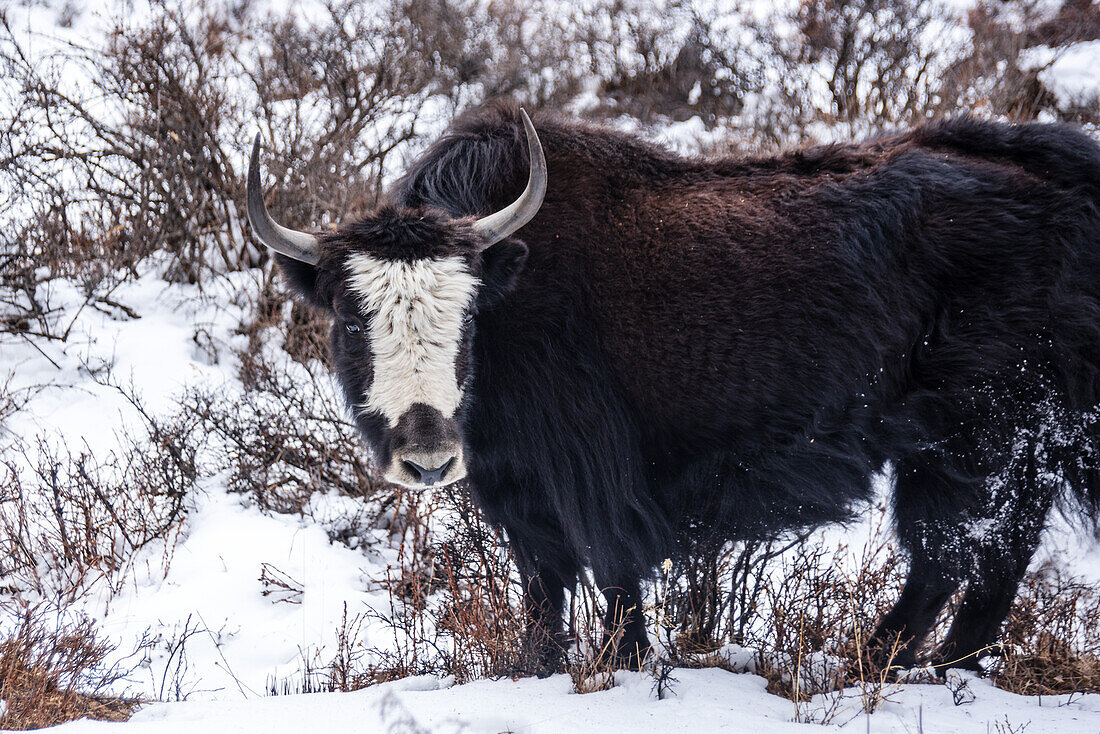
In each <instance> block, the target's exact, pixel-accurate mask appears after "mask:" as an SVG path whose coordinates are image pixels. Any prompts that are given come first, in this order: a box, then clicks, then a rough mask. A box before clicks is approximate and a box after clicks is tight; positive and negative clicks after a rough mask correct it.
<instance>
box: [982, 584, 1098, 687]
mask: <svg viewBox="0 0 1100 734" xmlns="http://www.w3.org/2000/svg"><path fill="white" fill-rule="evenodd" d="M1001 640H1002V641H1003V651H1002V655H1001V658H1000V661H999V662H998V663H997V664H996V665H995V667H994V670H993V674H992V679H993V683H994V684H995V685H996V686H997V687H999V688H1003V689H1005V690H1007V691H1011V692H1013V693H1019V694H1022V695H1028V696H1035V695H1039V696H1044V695H1057V694H1064V693H1100V590H1098V589H1097V588H1096V587H1095V586H1093V585H1090V584H1085V583H1082V582H1081V581H1080V580H1079V579H1077V578H1075V577H1073V576H1071V575H1068V574H1067V573H1066V572H1065V570H1063V569H1058V568H1050V567H1047V568H1041V569H1039V570H1038V571H1036V572H1034V573H1031V574H1029V575H1028V577H1027V579H1026V580H1025V581H1024V583H1023V584H1022V585H1021V588H1020V592H1019V594H1018V595H1017V597H1016V601H1015V603H1014V604H1013V605H1012V611H1011V612H1010V614H1009V616H1008V620H1007V621H1006V622H1005V626H1004V629H1003V632H1002V635H1001Z"/></svg>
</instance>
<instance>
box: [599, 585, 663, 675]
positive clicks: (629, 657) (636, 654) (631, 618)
mask: <svg viewBox="0 0 1100 734" xmlns="http://www.w3.org/2000/svg"><path fill="white" fill-rule="evenodd" d="M600 591H601V592H602V593H603V597H604V600H605V601H606V602H607V612H606V613H605V614H604V619H603V630H604V638H603V644H602V645H601V646H600V658H601V659H602V660H604V661H605V662H607V663H609V664H611V665H614V666H615V667H619V668H628V669H632V670H637V669H639V668H641V666H642V663H644V662H645V659H646V656H647V655H648V654H649V652H650V647H651V646H650V644H649V638H648V637H646V633H645V614H644V613H643V612H644V610H643V607H642V590H641V583H640V582H639V581H638V579H637V578H632V577H624V578H618V579H616V580H615V581H613V582H611V583H609V584H607V585H601V589H600Z"/></svg>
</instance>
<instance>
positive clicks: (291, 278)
mask: <svg viewBox="0 0 1100 734" xmlns="http://www.w3.org/2000/svg"><path fill="white" fill-rule="evenodd" d="M274 254H275V262H276V263H278V264H279V270H281V271H282V273H283V277H284V278H286V279H287V282H288V283H289V284H290V290H291V291H292V292H293V293H294V295H295V296H297V297H298V298H300V299H302V300H303V301H305V302H306V303H309V304H310V305H312V306H315V307H317V308H320V309H323V310H325V311H331V310H332V297H331V295H330V294H327V293H325V292H324V290H325V288H324V287H323V286H324V283H323V281H324V280H325V278H323V277H322V276H323V271H322V270H321V268H320V267H319V266H317V265H310V264H309V263H304V262H302V261H300V260H295V259H294V258H290V257H287V256H286V255H283V254H281V253H274Z"/></svg>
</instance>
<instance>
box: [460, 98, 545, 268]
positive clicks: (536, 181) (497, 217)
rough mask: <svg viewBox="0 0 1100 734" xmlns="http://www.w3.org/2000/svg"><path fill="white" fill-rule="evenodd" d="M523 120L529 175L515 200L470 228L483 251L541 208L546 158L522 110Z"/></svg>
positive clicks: (533, 127) (532, 126)
mask: <svg viewBox="0 0 1100 734" xmlns="http://www.w3.org/2000/svg"><path fill="white" fill-rule="evenodd" d="M519 114H520V117H522V118H523V127H524V129H525V130H526V131H527V151H528V154H529V155H528V157H529V158H530V159H531V174H530V176H529V177H528V179H527V188H525V189H524V190H523V193H522V194H520V195H519V198H518V199H516V200H515V201H513V202H512V203H511V204H509V205H508V206H506V207H504V208H503V209H501V210H500V211H499V212H495V213H493V214H489V215H488V216H485V217H482V218H481V219H479V220H477V221H476V222H474V229H476V230H477V231H478V232H480V233H481V234H482V235H483V236H484V237H485V245H484V246H483V247H482V248H481V249H483V250H484V249H485V248H487V247H489V246H490V245H494V244H496V243H497V242H500V241H501V240H502V239H504V238H505V237H507V236H508V235H510V234H512V233H513V232H515V231H516V230H517V229H519V228H520V227H522V226H523V225H525V224H527V223H528V222H529V221H531V218H532V217H534V216H535V214H536V213H537V212H538V210H539V207H540V206H542V197H543V196H545V195H546V158H545V157H544V156H543V154H542V144H541V143H539V136H538V135H537V134H536V133H535V126H534V125H532V124H531V118H530V117H528V116H527V112H526V110H523V109H521V110H520V111H519Z"/></svg>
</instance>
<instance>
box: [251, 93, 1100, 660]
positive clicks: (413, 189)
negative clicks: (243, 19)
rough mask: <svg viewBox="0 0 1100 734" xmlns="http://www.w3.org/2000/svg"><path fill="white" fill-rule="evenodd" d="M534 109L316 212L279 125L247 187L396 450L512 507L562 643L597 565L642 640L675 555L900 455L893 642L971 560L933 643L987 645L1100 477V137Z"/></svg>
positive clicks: (421, 476) (766, 526)
mask: <svg viewBox="0 0 1100 734" xmlns="http://www.w3.org/2000/svg"><path fill="white" fill-rule="evenodd" d="M535 123H536V124H535V125H534V126H532V125H531V123H530V121H529V120H528V118H527V117H526V114H525V113H522V112H521V111H520V110H518V109H517V108H515V107H512V106H508V105H496V106H491V107H489V108H487V109H484V110H481V111H478V112H475V113H472V114H468V115H467V116H465V117H463V118H461V119H460V120H459V121H457V122H456V123H455V124H454V126H453V128H452V129H451V131H450V132H449V133H448V134H447V135H446V136H444V137H443V138H442V139H441V140H439V141H438V142H436V143H435V144H434V145H432V146H431V147H430V148H429V149H428V150H427V151H426V152H425V153H424V154H423V155H421V156H420V157H419V159H418V160H417V161H416V162H415V163H413V164H412V166H411V168H410V169H409V170H408V171H407V172H406V174H405V175H404V177H403V178H402V179H400V181H399V182H397V183H396V184H395V185H394V186H392V187H391V189H390V190H389V191H388V193H387V194H386V196H385V200H384V202H383V203H382V204H381V206H379V208H378V209H377V210H376V211H374V212H373V213H372V214H370V215H369V216H366V217H363V218H361V219H357V220H356V221H351V222H347V223H345V224H343V225H342V226H340V227H339V228H337V229H334V230H332V231H325V232H319V233H316V234H307V233H304V232H296V231H293V230H289V229H285V228H283V227H280V226H279V225H278V224H276V223H275V222H274V220H273V219H272V218H271V217H270V216H269V215H268V213H267V210H266V208H265V206H264V201H263V195H262V192H261V188H260V178H259V171H258V163H257V156H258V145H259V139H258V138H257V141H256V146H254V148H253V154H252V163H251V170H250V172H249V192H248V199H249V201H248V204H249V207H248V208H249V216H250V219H251V221H252V224H253V226H254V227H255V230H256V232H257V234H258V236H259V237H260V238H261V239H262V240H263V241H264V242H265V243H266V244H267V245H268V246H269V247H271V248H272V249H274V250H275V251H276V252H277V253H279V254H277V256H276V259H277V260H278V263H279V266H280V267H281V269H282V271H283V273H284V274H285V276H286V277H287V279H288V280H289V282H290V284H291V286H292V288H293V290H294V291H295V292H296V293H297V294H298V295H299V296H300V297H301V298H304V299H305V300H307V301H308V302H310V303H312V304H314V305H315V306H316V307H318V308H320V309H322V310H323V311H325V312H326V313H328V314H329V315H330V316H331V317H332V319H333V322H334V325H333V331H332V345H333V359H334V364H335V370H336V372H337V373H338V376H339V380H340V382H341V384H342V386H343V390H344V393H345V396H346V399H347V403H348V405H349V406H350V408H351V410H352V412H353V414H354V417H355V421H356V423H357V425H358V427H359V429H360V430H361V432H362V434H363V436H364V437H365V439H366V442H367V443H368V444H369V446H370V448H371V450H372V452H373V454H374V456H375V457H376V460H377V461H378V463H379V465H380V466H381V467H382V468H383V470H384V474H385V477H386V478H387V479H389V480H391V481H394V482H398V483H400V484H404V485H406V486H410V487H423V486H430V485H433V484H439V483H447V482H452V481H456V480H458V479H461V478H463V477H465V478H466V480H467V481H468V483H469V488H470V491H471V492H472V493H473V496H474V498H475V500H476V502H477V504H478V505H479V506H480V508H481V510H482V511H483V512H484V515H485V517H486V518H487V519H488V520H489V521H490V522H491V523H492V524H493V525H495V526H496V527H498V528H500V529H502V530H503V531H504V532H505V533H506V535H507V537H508V539H509V542H510V543H511V545H512V548H513V549H514V553H515V557H516V559H517V562H518V565H519V570H520V572H521V575H522V577H523V580H524V583H525V584H526V609H527V614H528V638H529V639H528V643H529V645H530V646H531V647H530V649H531V650H533V651H534V652H535V653H536V655H537V658H536V659H537V660H538V668H539V670H541V671H549V670H553V669H555V668H556V667H557V666H559V665H560V662H561V659H562V657H561V656H562V644H563V640H564V636H563V632H562V621H561V616H562V605H563V599H564V591H563V589H564V588H565V587H569V586H570V585H572V584H574V583H575V581H576V579H577V577H578V573H579V572H580V571H581V570H582V569H583V568H585V567H588V568H591V569H592V572H593V574H594V577H595V579H596V581H597V583H598V585H599V586H600V587H601V588H602V589H604V594H605V596H606V597H607V602H608V617H609V618H613V617H616V616H617V615H622V614H625V615H626V623H625V629H624V630H622V637H621V639H620V640H619V642H618V647H617V652H616V655H617V658H616V660H617V662H620V663H626V664H637V662H638V660H639V659H640V658H641V657H642V656H644V654H645V652H646V650H647V649H648V647H649V644H648V642H647V638H646V633H645V626H644V621H643V619H642V615H641V613H640V611H639V610H640V599H641V597H640V590H639V583H640V580H641V579H643V578H645V577H647V575H649V574H651V573H652V571H653V569H654V568H655V567H656V566H657V565H658V564H660V563H661V561H662V560H663V559H665V558H667V557H673V556H675V554H676V553H678V552H681V551H682V549H683V547H684V545H685V544H686V543H688V542H698V541H706V542H723V541H727V540H736V539H747V538H764V537H773V536H775V535H777V534H779V533H782V532H784V531H788V530H790V529H793V528H806V527H811V526H815V525H818V524H821V523H829V522H837V521H843V520H845V519H847V518H850V517H852V515H853V513H855V512H858V511H859V510H860V509H861V508H863V507H865V506H866V505H865V503H866V502H867V500H868V499H869V496H870V494H871V484H872V478H873V476H874V475H875V474H876V473H878V472H881V471H882V470H883V469H884V467H891V466H892V468H893V469H892V474H893V476H894V477H895V480H896V489H895V492H894V499H893V503H894V504H893V509H894V515H895V518H896V527H897V533H898V537H899V538H900V542H901V543H902V545H903V546H904V548H905V550H906V551H907V553H908V556H909V560H910V569H909V575H908V579H907V581H906V584H905V587H904V590H903V592H902V594H901V598H900V600H899V601H898V603H897V605H896V606H895V607H894V608H893V609H892V611H890V613H889V614H887V615H886V617H885V618H884V619H883V620H882V621H881V623H880V625H879V628H878V629H877V630H876V632H875V635H874V637H873V643H874V644H875V645H877V646H878V649H880V650H884V649H887V648H890V647H891V645H892V644H894V642H895V641H896V640H898V639H900V642H901V647H900V651H899V652H898V655H897V657H896V659H895V663H896V664H898V665H901V666H909V665H912V664H914V663H915V662H916V660H917V658H916V653H917V648H918V647H919V645H920V643H921V641H922V640H923V638H924V637H925V636H926V635H927V633H928V632H929V630H930V628H931V626H932V625H933V623H934V621H935V619H936V616H937V614H939V612H940V611H941V610H942V608H943V607H944V605H945V603H946V601H947V600H948V598H949V597H950V596H951V595H952V594H953V593H954V592H956V590H958V589H960V588H964V586H965V594H964V596H963V597H962V602H961V606H960V607H959V608H958V611H957V613H956V616H955V620H954V623H953V626H952V628H951V631H950V632H949V634H948V636H947V638H946V640H945V641H944V642H943V644H942V646H941V647H940V648H939V649H938V650H937V651H936V652H935V653H934V655H933V658H932V662H933V663H934V664H937V665H938V666H940V668H941V669H942V668H943V667H945V666H947V665H959V666H969V667H976V666H977V658H978V656H979V654H980V652H981V651H982V650H984V649H986V648H987V646H988V645H990V644H991V643H992V642H993V641H994V640H995V638H996V635H997V632H998V628H999V626H1000V624H1001V622H1002V621H1003V620H1004V618H1005V615H1006V614H1007V611H1008V608H1009V605H1010V603H1011V601H1012V599H1013V597H1014V595H1015V592H1016V588H1017V585H1018V582H1019V580H1020V578H1021V576H1022V575H1023V573H1024V572H1025V570H1026V567H1027V565H1028V562H1029V559H1030V558H1031V555H1032V553H1033V552H1034V549H1035V547H1036V544H1037V542H1038V539H1039V535H1040V531H1041V530H1042V528H1043V526H1044V523H1045V521H1046V518H1047V516H1048V513H1049V511H1050V510H1051V508H1052V506H1053V505H1054V503H1055V502H1058V501H1062V500H1064V501H1065V507H1067V508H1069V509H1070V510H1071V511H1072V512H1073V514H1074V515H1075V516H1077V517H1080V518H1084V519H1092V518H1093V517H1094V516H1095V515H1096V514H1097V508H1098V506H1100V461H1098V458H1100V457H1098V455H1097V450H1098V449H1100V445H1098V442H1097V438H1098V429H1097V420H1096V418H1097V413H1096V412H1095V406H1096V404H1097V402H1098V398H1100V381H1098V377H1100V373H1098V369H1100V209H1098V207H1100V147H1098V146H1097V145H1096V144H1095V143H1094V142H1093V141H1092V140H1091V139H1089V138H1088V137H1086V136H1085V135H1084V134H1082V133H1081V132H1078V131H1076V130H1074V129H1072V128H1070V127H1067V126H1062V125H1044V124H1022V125H1008V124H1001V123H995V122H986V121H979V120H975V119H970V118H962V119H956V120H951V121H941V122H933V123H930V124H927V125H924V126H923V127H920V128H918V129H916V130H913V131H911V132H908V133H904V134H898V135H893V136H888V137H881V138H878V139H874V140H872V141H870V142H866V143H863V144H858V145H827V146H824V147H816V148H810V149H806V150H798V151H795V152H791V153H787V154H784V155H779V156H769V157H759V158H741V157H723V158H688V157H682V156H679V155H675V154H673V153H671V152H669V151H667V150H665V149H663V148H661V147H658V146H656V145H653V144H650V143H647V142H643V141H641V140H639V139H638V138H636V137H634V136H631V135H629V134H626V133H622V132H617V131H615V130H612V129H608V128H606V127H600V126H596V125H593V124H588V123H583V122H578V121H574V120H568V119H564V118H562V117H560V116H557V115H553V114H545V115H539V116H536V118H535ZM536 129H537V134H536ZM540 140H541V145H540ZM544 151H545V154H544ZM525 187H526V188H525ZM608 621H610V619H609V620H608Z"/></svg>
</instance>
